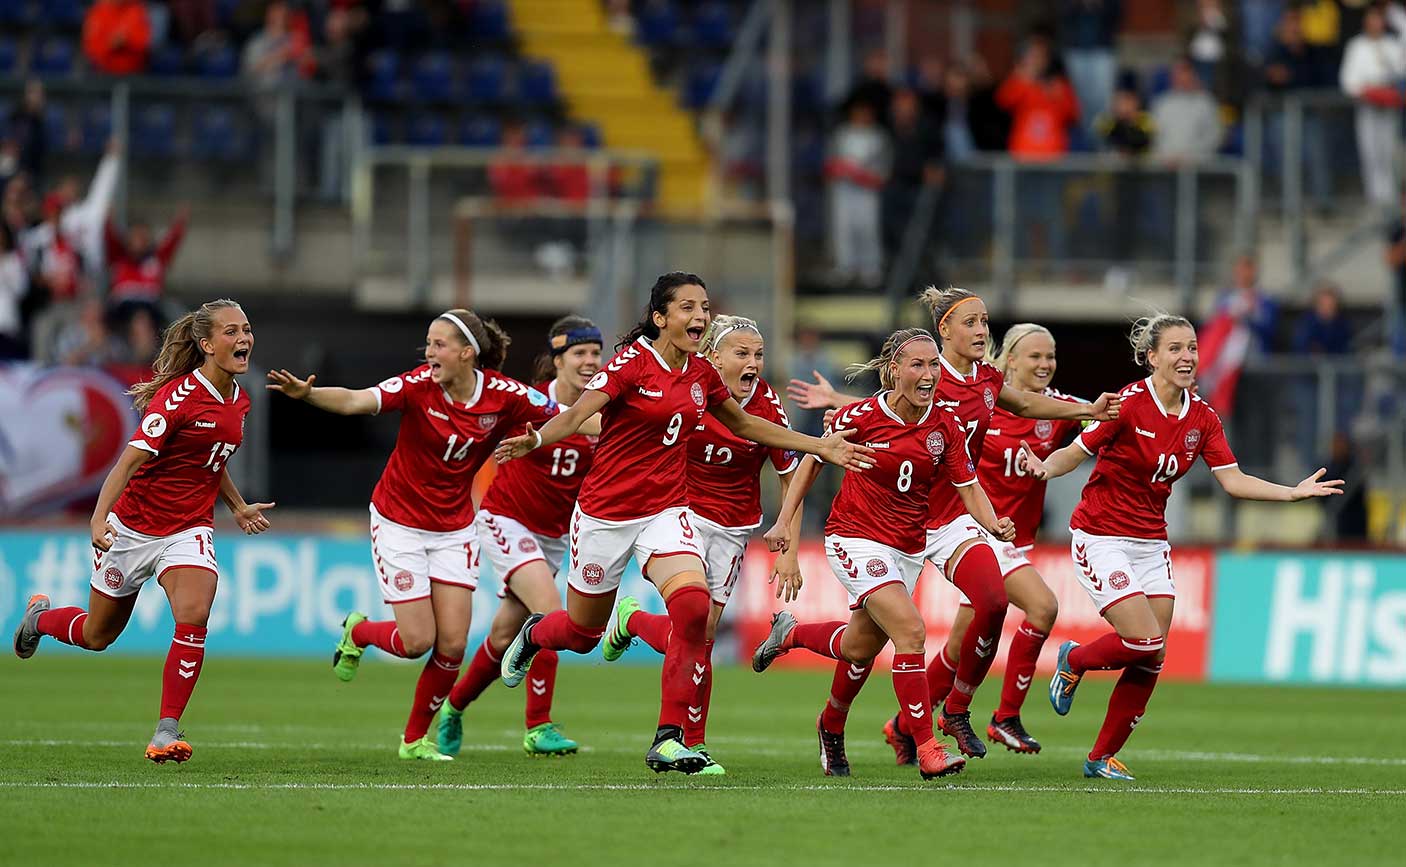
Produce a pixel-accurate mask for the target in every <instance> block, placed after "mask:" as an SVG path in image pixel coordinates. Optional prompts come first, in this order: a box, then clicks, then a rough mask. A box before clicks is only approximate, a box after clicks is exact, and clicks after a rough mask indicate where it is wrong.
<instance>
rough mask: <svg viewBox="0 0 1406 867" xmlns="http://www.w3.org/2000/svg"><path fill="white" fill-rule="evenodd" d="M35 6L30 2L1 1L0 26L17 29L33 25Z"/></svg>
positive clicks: (16, 0) (21, 0) (26, 0)
mask: <svg viewBox="0 0 1406 867" xmlns="http://www.w3.org/2000/svg"><path fill="white" fill-rule="evenodd" d="M35 5H36V4H33V3H30V2H28V0H0V24H5V25H9V26H16V27H27V26H29V25H31V24H33V23H34V18H35V12H34V6H35Z"/></svg>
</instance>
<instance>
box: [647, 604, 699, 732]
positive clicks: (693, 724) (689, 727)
mask: <svg viewBox="0 0 1406 867" xmlns="http://www.w3.org/2000/svg"><path fill="white" fill-rule="evenodd" d="M630 619H631V620H633V619H634V618H630ZM703 667H704V669H706V670H705V671H704V672H703V682H702V683H700V684H698V688H697V690H695V691H694V693H693V701H692V702H691V703H690V704H689V706H688V717H687V720H688V721H687V722H685V723H684V725H683V742H684V745H685V746H690V747H692V746H697V745H698V744H701V743H703V742H704V741H706V740H707V735H708V705H709V703H710V702H712V700H713V642H712V641H711V640H708V641H704V642H703Z"/></svg>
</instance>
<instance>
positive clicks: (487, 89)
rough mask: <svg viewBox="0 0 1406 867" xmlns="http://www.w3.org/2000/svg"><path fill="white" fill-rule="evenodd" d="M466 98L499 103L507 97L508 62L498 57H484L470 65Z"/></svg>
mask: <svg viewBox="0 0 1406 867" xmlns="http://www.w3.org/2000/svg"><path fill="white" fill-rule="evenodd" d="M465 91H466V92H465V94H464V96H465V98H466V99H468V100H469V101H470V102H476V103H480V104H484V105H498V104H500V103H502V102H505V101H506V97H507V64H506V63H504V62H503V60H502V59H500V58H497V57H483V58H479V59H478V60H476V61H474V63H473V65H471V66H470V67H469V72H468V77H467V80H466V81H465Z"/></svg>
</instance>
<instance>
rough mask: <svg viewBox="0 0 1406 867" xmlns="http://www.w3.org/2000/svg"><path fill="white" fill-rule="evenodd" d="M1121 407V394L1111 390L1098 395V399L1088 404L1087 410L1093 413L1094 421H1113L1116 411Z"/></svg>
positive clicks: (1116, 414)
mask: <svg viewBox="0 0 1406 867" xmlns="http://www.w3.org/2000/svg"><path fill="white" fill-rule="evenodd" d="M1122 408H1123V396H1122V395H1121V394H1116V393H1114V392H1111V391H1105V392H1104V393H1103V394H1100V395H1099V396H1098V400H1096V401H1094V402H1093V403H1091V404H1089V411H1090V412H1092V413H1093V416H1094V421H1113V420H1114V419H1115V418H1117V417H1118V413H1119V412H1120V411H1121V410H1122Z"/></svg>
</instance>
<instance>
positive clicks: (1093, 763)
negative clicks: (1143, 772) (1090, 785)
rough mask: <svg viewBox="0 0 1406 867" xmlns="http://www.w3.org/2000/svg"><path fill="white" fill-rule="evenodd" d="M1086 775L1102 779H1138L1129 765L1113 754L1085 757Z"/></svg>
mask: <svg viewBox="0 0 1406 867" xmlns="http://www.w3.org/2000/svg"><path fill="white" fill-rule="evenodd" d="M1084 776H1086V777H1098V778H1099V779H1102V780H1136V779H1137V777H1134V776H1133V775H1132V773H1131V772H1130V771H1129V770H1128V766H1127V765H1125V764H1123V763H1122V762H1120V761H1118V759H1116V758H1114V757H1113V756H1109V757H1108V758H1106V759H1097V760H1095V759H1085V760H1084Z"/></svg>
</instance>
